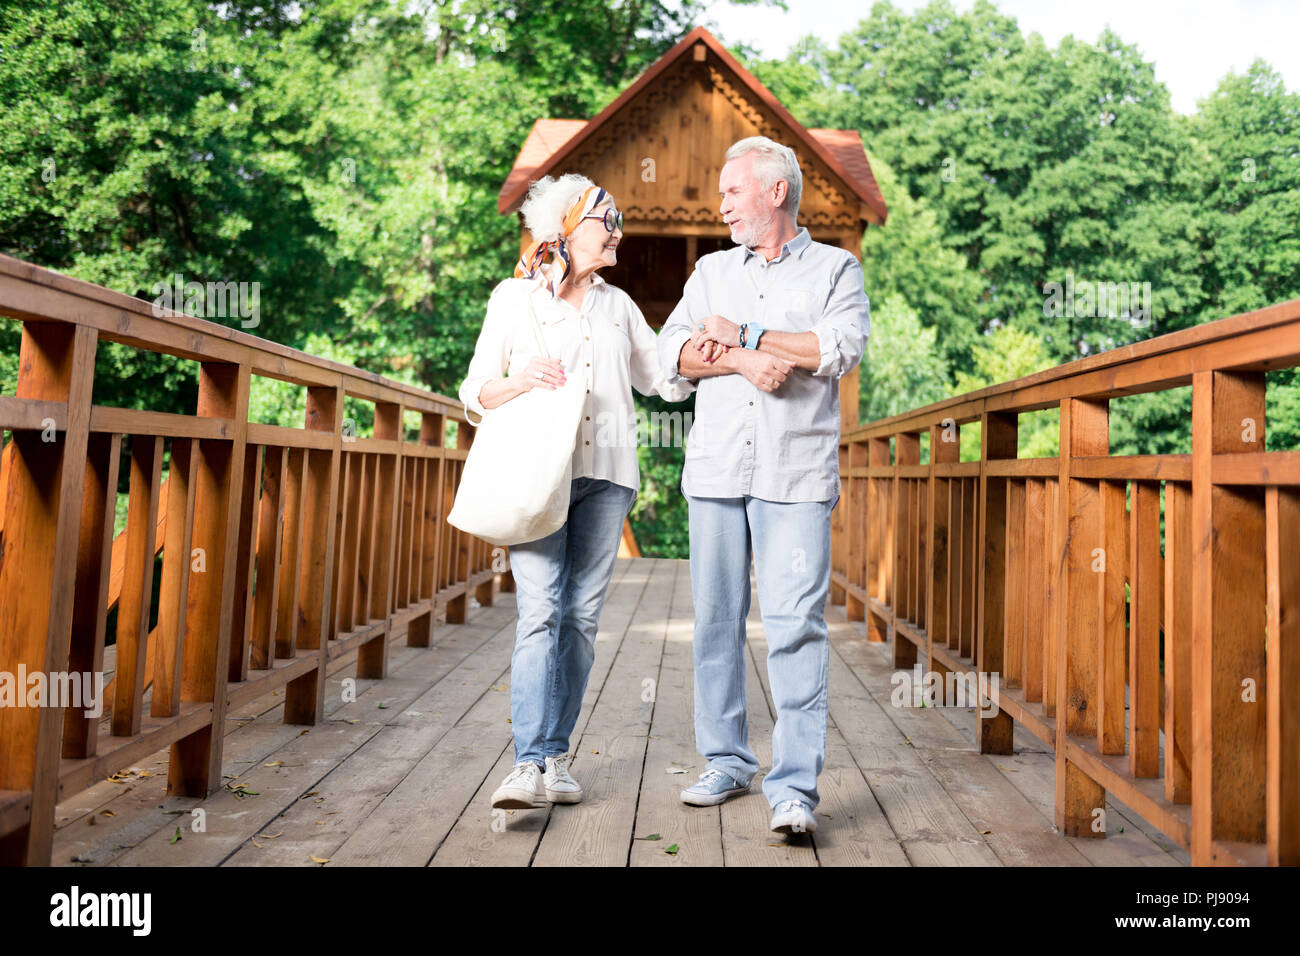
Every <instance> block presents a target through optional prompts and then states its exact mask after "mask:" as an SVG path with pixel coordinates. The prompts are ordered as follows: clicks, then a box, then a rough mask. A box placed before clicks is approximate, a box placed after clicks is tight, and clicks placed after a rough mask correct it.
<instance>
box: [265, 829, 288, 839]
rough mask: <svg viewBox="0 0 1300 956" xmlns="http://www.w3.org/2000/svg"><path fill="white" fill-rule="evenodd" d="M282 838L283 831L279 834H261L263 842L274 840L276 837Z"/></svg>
mask: <svg viewBox="0 0 1300 956" xmlns="http://www.w3.org/2000/svg"><path fill="white" fill-rule="evenodd" d="M282 836H284V831H283V830H281V831H280V832H279V833H263V834H262V839H263V840H274V839H275V838H276V837H282Z"/></svg>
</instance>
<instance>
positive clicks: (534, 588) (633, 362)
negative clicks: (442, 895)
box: [460, 174, 694, 808]
mask: <svg viewBox="0 0 1300 956" xmlns="http://www.w3.org/2000/svg"><path fill="white" fill-rule="evenodd" d="M522 212H523V216H524V223H525V225H526V226H527V227H528V231H529V232H531V233H532V235H533V238H534V240H536V241H535V242H534V243H533V244H532V245H531V246H530V247H529V248H528V249H527V250H526V251H525V252H524V254H523V256H522V257H521V258H520V260H519V264H518V265H517V266H516V268H515V278H512V279H506V280H505V281H504V282H502V283H501V284H500V285H498V286H497V287H496V289H495V290H494V291H493V293H492V296H491V299H490V300H489V301H488V308H487V317H486V318H485V319H484V321H483V330H482V332H481V333H480V334H479V338H478V343H477V345H476V346H475V348H474V357H473V359H472V360H471V361H470V365H469V371H468V373H467V375H466V377H465V381H464V382H463V383H462V384H461V386H460V399H461V401H462V402H464V404H465V411H466V416H467V417H470V418H471V421H473V420H474V419H473V418H472V417H471V416H475V415H483V414H484V413H485V412H486V410H488V409H493V408H497V407H499V406H501V405H503V404H504V403H506V402H508V401H510V400H511V399H513V398H515V397H517V396H519V395H522V394H523V393H524V392H526V391H528V390H529V389H533V388H548V389H555V388H558V387H560V386H561V385H563V384H564V383H565V382H566V381H567V376H568V375H575V376H578V377H579V378H580V379H581V380H583V382H585V388H586V390H587V401H586V407H585V408H584V409H583V411H582V416H581V420H580V422H579V426H578V431H577V433H576V434H573V435H562V434H558V433H557V434H556V435H555V440H556V441H557V442H566V443H569V442H571V443H572V444H573V477H572V485H571V487H570V497H569V514H568V520H567V521H566V522H565V523H564V525H563V526H561V527H560V528H559V530H557V531H555V532H554V533H552V534H550V535H547V536H546V537H544V538H541V539H540V540H537V541H530V542H528V543H526V544H518V545H514V546H512V547H511V548H510V565H511V571H512V572H513V573H514V579H515V592H516V594H515V596H516V601H517V604H518V609H519V620H518V624H517V625H516V630H515V650H514V656H513V658H512V659H511V662H510V684H511V689H510V713H511V721H512V727H513V731H514V745H515V766H514V769H513V770H512V771H511V772H510V774H509V775H508V776H507V777H506V778H505V780H504V781H503V782H502V784H501V786H500V787H498V788H497V790H496V792H495V793H493V795H492V806H493V807H506V808H529V807H536V806H545V805H546V804H547V801H549V802H551V803H577V802H578V801H580V800H581V799H582V787H581V786H579V785H578V782H577V781H576V780H574V779H573V777H572V775H570V773H569V769H568V765H569V736H570V734H572V733H573V728H574V725H575V724H576V723H577V720H578V711H579V710H580V708H581V706H582V695H583V693H584V692H585V690H586V688H587V676H588V674H589V673H590V671H591V663H592V659H593V657H594V651H595V638H596V628H597V624H598V622H599V620H600V611H601V607H602V606H603V604H604V602H605V592H606V590H607V589H608V587H609V581H610V578H611V577H612V575H613V573H614V559H615V557H616V556H617V554H618V545H619V540H620V538H621V535H622V529H623V521H624V519H625V518H626V517H627V515H628V513H629V511H630V510H631V508H632V503H633V501H634V500H635V499H636V494H637V490H638V488H639V487H640V474H639V471H638V469H637V459H636V441H635V431H634V430H631V435H630V436H629V435H628V432H629V430H630V429H629V422H630V421H631V422H635V417H636V416H635V410H634V407H633V404H632V389H633V388H635V389H636V390H637V391H639V392H640V393H641V394H642V395H650V394H653V393H658V394H659V395H662V396H663V397H664V398H666V399H668V400H669V401H682V400H683V399H685V398H686V396H687V395H688V394H690V392H691V391H692V390H693V388H694V386H693V385H690V384H677V385H669V384H667V382H666V379H665V378H664V375H663V373H662V372H661V371H660V364H659V360H658V356H657V352H656V338H655V334H654V332H652V331H651V329H650V327H649V326H648V325H647V324H646V320H645V317H644V316H643V315H642V314H641V310H640V309H638V308H637V306H636V304H635V303H634V302H633V301H632V299H631V298H630V297H629V296H628V295H627V293H626V292H624V291H622V290H621V289H617V288H615V287H614V286H612V285H610V284H609V283H607V282H605V281H604V280H603V279H602V278H601V277H600V276H598V275H597V274H596V273H597V271H598V270H600V269H603V268H605V267H606V266H612V265H614V264H615V263H616V262H617V252H616V250H617V249H618V243H619V240H620V239H622V238H623V214H622V213H620V212H619V211H618V209H617V208H616V206H615V205H614V199H613V197H612V196H610V195H609V194H608V193H607V192H605V190H603V189H601V188H600V187H599V186H596V185H595V184H593V183H592V182H591V180H589V179H587V178H586V177H584V176H578V175H573V174H570V175H566V176H561V177H559V178H558V179H552V178H551V177H549V176H548V177H546V178H544V179H542V180H541V181H539V182H537V183H535V184H534V185H533V187H532V189H531V190H529V193H528V198H527V199H526V200H525V201H524V204H523V209H522ZM551 254H554V256H555V258H556V260H557V261H555V262H552V263H549V264H548V263H547V262H546V259H547V258H548V256H550V255H551ZM530 307H531V309H532V311H533V312H534V313H535V314H536V317H537V322H538V325H540V327H541V333H542V337H543V340H544V343H545V346H546V351H547V352H548V353H549V354H550V355H551V356H552V357H551V358H543V357H541V356H540V355H539V354H538V350H537V346H536V342H535V341H534V337H533V334H532V332H531V331H530V325H529V323H530V318H529V309H530ZM610 426H613V427H610ZM611 434H613V436H614V437H613V438H611ZM522 464H523V463H521V466H522Z"/></svg>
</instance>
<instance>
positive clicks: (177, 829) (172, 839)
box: [170, 827, 181, 843]
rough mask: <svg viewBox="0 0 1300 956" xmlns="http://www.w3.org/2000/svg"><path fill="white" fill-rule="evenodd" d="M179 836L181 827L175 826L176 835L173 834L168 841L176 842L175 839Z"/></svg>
mask: <svg viewBox="0 0 1300 956" xmlns="http://www.w3.org/2000/svg"><path fill="white" fill-rule="evenodd" d="M180 838H181V828H180V827H177V828H176V835H175V836H174V837H172V838H171V841H170V842H172V843H175V842H176V841H177V840H179V839H180Z"/></svg>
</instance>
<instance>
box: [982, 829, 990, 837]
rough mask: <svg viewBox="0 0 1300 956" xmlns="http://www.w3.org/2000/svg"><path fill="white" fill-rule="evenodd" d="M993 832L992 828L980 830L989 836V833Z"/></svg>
mask: <svg viewBox="0 0 1300 956" xmlns="http://www.w3.org/2000/svg"><path fill="white" fill-rule="evenodd" d="M992 832H993V831H992V830H981V831H980V833H983V834H984V835H985V836H988V835H989V834H990V833H992Z"/></svg>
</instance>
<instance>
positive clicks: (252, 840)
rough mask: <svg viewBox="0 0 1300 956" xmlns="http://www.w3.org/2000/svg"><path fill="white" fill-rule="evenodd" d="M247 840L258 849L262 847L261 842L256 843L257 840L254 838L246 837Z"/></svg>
mask: <svg viewBox="0 0 1300 956" xmlns="http://www.w3.org/2000/svg"><path fill="white" fill-rule="evenodd" d="M248 842H250V843H251V844H253V846H255V847H257V848H258V849H259V850H260V849H262V844H260V843H258V842H257V841H256V840H254V839H253V838H252V837H249V838H248Z"/></svg>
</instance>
